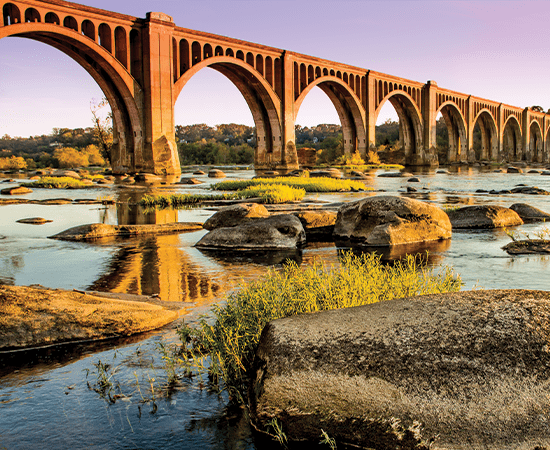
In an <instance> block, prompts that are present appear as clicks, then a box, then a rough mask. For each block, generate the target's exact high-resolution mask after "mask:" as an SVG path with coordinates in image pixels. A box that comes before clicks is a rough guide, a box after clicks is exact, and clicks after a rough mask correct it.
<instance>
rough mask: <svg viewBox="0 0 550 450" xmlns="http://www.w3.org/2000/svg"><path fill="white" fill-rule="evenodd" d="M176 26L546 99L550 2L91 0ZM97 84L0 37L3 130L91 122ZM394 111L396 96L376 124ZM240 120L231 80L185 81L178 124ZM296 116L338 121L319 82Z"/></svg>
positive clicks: (243, 118) (75, 68)
mask: <svg viewBox="0 0 550 450" xmlns="http://www.w3.org/2000/svg"><path fill="white" fill-rule="evenodd" d="M84 4H87V5H89V6H95V7H98V8H103V9H107V10H110V11H116V12H120V13H125V14H129V15H132V16H136V17H145V14H146V13H147V12H148V11H161V12H164V13H166V14H169V15H171V16H172V17H173V18H174V22H175V23H176V25H178V26H182V27H186V28H191V29H196V30H201V31H207V32H211V33H216V34H221V35H225V36H230V37H234V38H238V39H243V40H246V41H252V42H257V43H260V44H264V45H269V46H273V47H278V48H282V49H287V50H292V51H296V52H299V53H305V54H308V55H312V56H317V57H320V58H325V59H329V60H334V61H338V62H343V63H347V64H352V65H355V66H359V67H363V68H365V69H372V70H376V71H379V72H384V73H388V74H392V75H396V76H400V77H403V78H408V79H411V80H415V81H421V82H426V81H427V80H435V81H436V82H437V83H438V85H439V86H441V87H445V88H447V89H452V90H455V91H459V92H463V93H467V94H472V95H475V96H479V97H483V98H487V99H491V100H495V101H499V102H503V103H507V104H510V105H514V106H519V107H526V106H532V105H540V106H542V107H543V108H544V109H545V110H547V109H548V108H550V89H549V81H550V2H548V1H537V0H532V1H529V0H524V1H441V0H439V1H417V0H405V1H401V0H395V1H394V0H384V1H369V0H355V1H325V0H238V1H237V0H184V1H183V0H162V1H160V0H148V1H145V0H116V1H113V0H88V1H85V2H84ZM101 97H102V92H101V90H100V89H99V88H98V86H97V85H96V84H95V82H94V81H93V80H92V78H91V77H90V76H89V75H88V74H87V73H86V72H85V71H84V70H83V69H82V68H81V67H80V66H79V65H78V64H77V63H75V62H74V61H72V60H71V59H69V58H68V57H66V56H65V55H64V54H62V53H61V52H59V51H58V50H55V49H53V48H51V47H48V46H47V45H45V44H41V43H38V42H34V41H31V40H27V39H21V38H6V39H2V40H0V111H1V114H0V136H1V135H4V134H9V135H11V136H29V135H39V134H47V133H50V132H51V130H52V128H54V127H67V128H76V127H86V126H91V117H90V116H91V115H90V108H89V105H90V101H91V100H92V99H93V98H95V99H97V100H99V99H100V98H101ZM388 117H393V118H395V117H396V115H395V113H394V111H393V108H392V107H391V105H389V104H388V105H386V106H385V107H384V109H383V111H382V112H381V115H380V117H379V120H378V121H379V122H380V121H383V120H385V119H386V118H388ZM229 122H235V123H244V124H248V125H253V121H252V115H251V114H250V112H249V111H248V108H247V106H246V103H245V102H244V99H243V98H242V97H241V95H240V93H239V92H238V91H237V90H236V88H235V87H234V86H233V85H232V84H231V83H230V82H229V81H228V80H227V79H226V78H225V77H224V76H223V75H220V74H219V73H217V72H215V71H213V70H211V69H205V70H203V71H201V72H199V73H198V74H197V75H196V77H194V78H193V79H192V80H191V81H190V82H189V83H188V84H187V85H186V86H185V88H184V89H183V91H182V93H181V95H180V97H179V99H178V101H177V103H176V124H181V125H185V124H192V123H207V124H210V125H215V124H218V123H229ZM298 123H299V124H301V125H308V126H310V125H316V124H318V123H338V116H337V115H336V111H335V109H334V107H333V106H332V104H331V103H330V101H329V100H328V97H326V96H325V94H323V93H322V92H321V91H320V90H319V89H314V90H313V91H312V92H311V93H310V94H309V96H308V97H307V98H306V100H305V102H304V103H303V105H302V107H301V109H300V113H299V115H298Z"/></svg>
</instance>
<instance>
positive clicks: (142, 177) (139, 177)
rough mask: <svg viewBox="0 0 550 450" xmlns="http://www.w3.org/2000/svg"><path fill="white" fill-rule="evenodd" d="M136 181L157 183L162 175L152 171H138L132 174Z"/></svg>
mask: <svg viewBox="0 0 550 450" xmlns="http://www.w3.org/2000/svg"><path fill="white" fill-rule="evenodd" d="M134 180H135V181H136V183H149V184H159V183H160V182H161V180H162V177H159V176H158V175H154V174H152V173H138V174H136V175H135V176H134Z"/></svg>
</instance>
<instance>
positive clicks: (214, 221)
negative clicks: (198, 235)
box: [203, 203, 269, 230]
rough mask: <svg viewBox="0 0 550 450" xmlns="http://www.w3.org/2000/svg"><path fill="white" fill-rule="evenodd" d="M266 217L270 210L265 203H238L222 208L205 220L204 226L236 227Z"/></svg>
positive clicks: (210, 228)
mask: <svg viewBox="0 0 550 450" xmlns="http://www.w3.org/2000/svg"><path fill="white" fill-rule="evenodd" d="M265 217H269V211H268V210H267V209H266V208H265V206H264V205H260V204H258V203H238V204H236V205H231V206H226V207H225V208H221V209H220V210H219V211H218V212H216V213H215V214H214V215H213V216H211V217H210V218H209V219H208V220H207V221H206V222H204V225H203V228H205V229H206V230H214V229H216V228H222V227H235V226H237V225H242V224H244V223H246V222H250V221H252V220H257V219H263V218H265Z"/></svg>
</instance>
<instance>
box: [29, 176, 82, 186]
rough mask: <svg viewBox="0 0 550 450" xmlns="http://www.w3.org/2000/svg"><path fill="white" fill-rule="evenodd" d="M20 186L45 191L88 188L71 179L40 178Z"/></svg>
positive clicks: (80, 182)
mask: <svg viewBox="0 0 550 450" xmlns="http://www.w3.org/2000/svg"><path fill="white" fill-rule="evenodd" d="M22 186H25V187H30V188H46V189H82V188H86V187H89V184H86V183H84V182H82V181H80V180H77V179H76V178H72V177H42V178H40V179H39V180H36V181H34V182H32V183H23V184H22Z"/></svg>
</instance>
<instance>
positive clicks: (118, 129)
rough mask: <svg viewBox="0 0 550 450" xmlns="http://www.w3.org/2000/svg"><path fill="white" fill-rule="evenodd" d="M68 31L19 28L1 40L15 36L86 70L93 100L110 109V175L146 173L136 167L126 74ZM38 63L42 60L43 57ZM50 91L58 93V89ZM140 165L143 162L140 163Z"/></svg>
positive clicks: (135, 126)
mask: <svg viewBox="0 0 550 450" xmlns="http://www.w3.org/2000/svg"><path fill="white" fill-rule="evenodd" d="M23 27H24V28H23ZM67 28H70V27H65V26H64V27H59V28H57V27H56V28H55V31H54V27H53V26H52V24H51V23H47V24H40V23H30V24H25V25H23V24H21V25H18V28H17V29H15V30H13V31H11V30H10V29H8V28H5V29H4V32H3V33H2V34H1V35H0V37H8V38H9V37H10V35H11V34H14V35H17V36H18V37H21V38H26V39H28V40H33V41H38V42H40V43H42V44H46V46H49V47H52V48H54V49H56V50H55V52H57V51H61V52H62V53H64V54H65V55H67V56H68V57H69V58H70V59H71V60H73V61H75V62H76V63H77V64H78V65H80V66H81V67H82V68H83V69H84V70H86V72H87V73H88V74H89V75H90V76H91V77H92V78H93V80H94V81H95V82H96V83H97V85H98V86H99V90H100V92H101V95H99V96H98V95H96V97H99V98H101V97H103V96H104V97H105V98H106V99H107V101H108V102H109V105H110V107H111V111H112V119H113V146H112V151H111V165H112V168H113V171H114V172H130V171H132V172H133V171H136V170H143V171H147V170H148V168H147V167H143V164H147V162H145V163H144V162H140V163H139V164H136V159H137V158H136V154H139V155H140V157H141V154H142V147H141V122H140V116H139V112H138V109H137V106H136V104H135V102H134V100H133V97H132V95H131V93H130V90H129V88H128V83H127V81H128V80H126V77H128V75H127V73H126V72H125V71H123V70H121V68H120V66H119V65H118V63H117V62H116V60H114V59H113V58H112V57H111V56H110V55H109V54H108V53H106V52H105V51H104V50H101V51H99V50H98V48H97V46H95V45H90V44H89V40H88V39H87V37H85V36H84V35H83V34H81V33H74V32H73V31H72V28H71V30H70V31H69V30H67ZM22 30H23V31H22ZM40 59H43V56H41V57H40ZM53 60H55V58H53ZM65 65H66V64H65ZM39 85H40V86H41V89H42V90H43V83H39ZM52 91H54V92H57V91H59V87H58V88H57V89H52ZM38 97H40V95H39V96H38ZM91 100H92V98H90V99H88V100H87V101H86V105H85V109H86V111H87V114H88V116H87V122H88V123H90V121H91V117H90V101H91ZM65 115H66V114H65ZM65 115H64V116H65ZM141 161H143V160H142V159H141ZM138 166H140V167H138Z"/></svg>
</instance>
